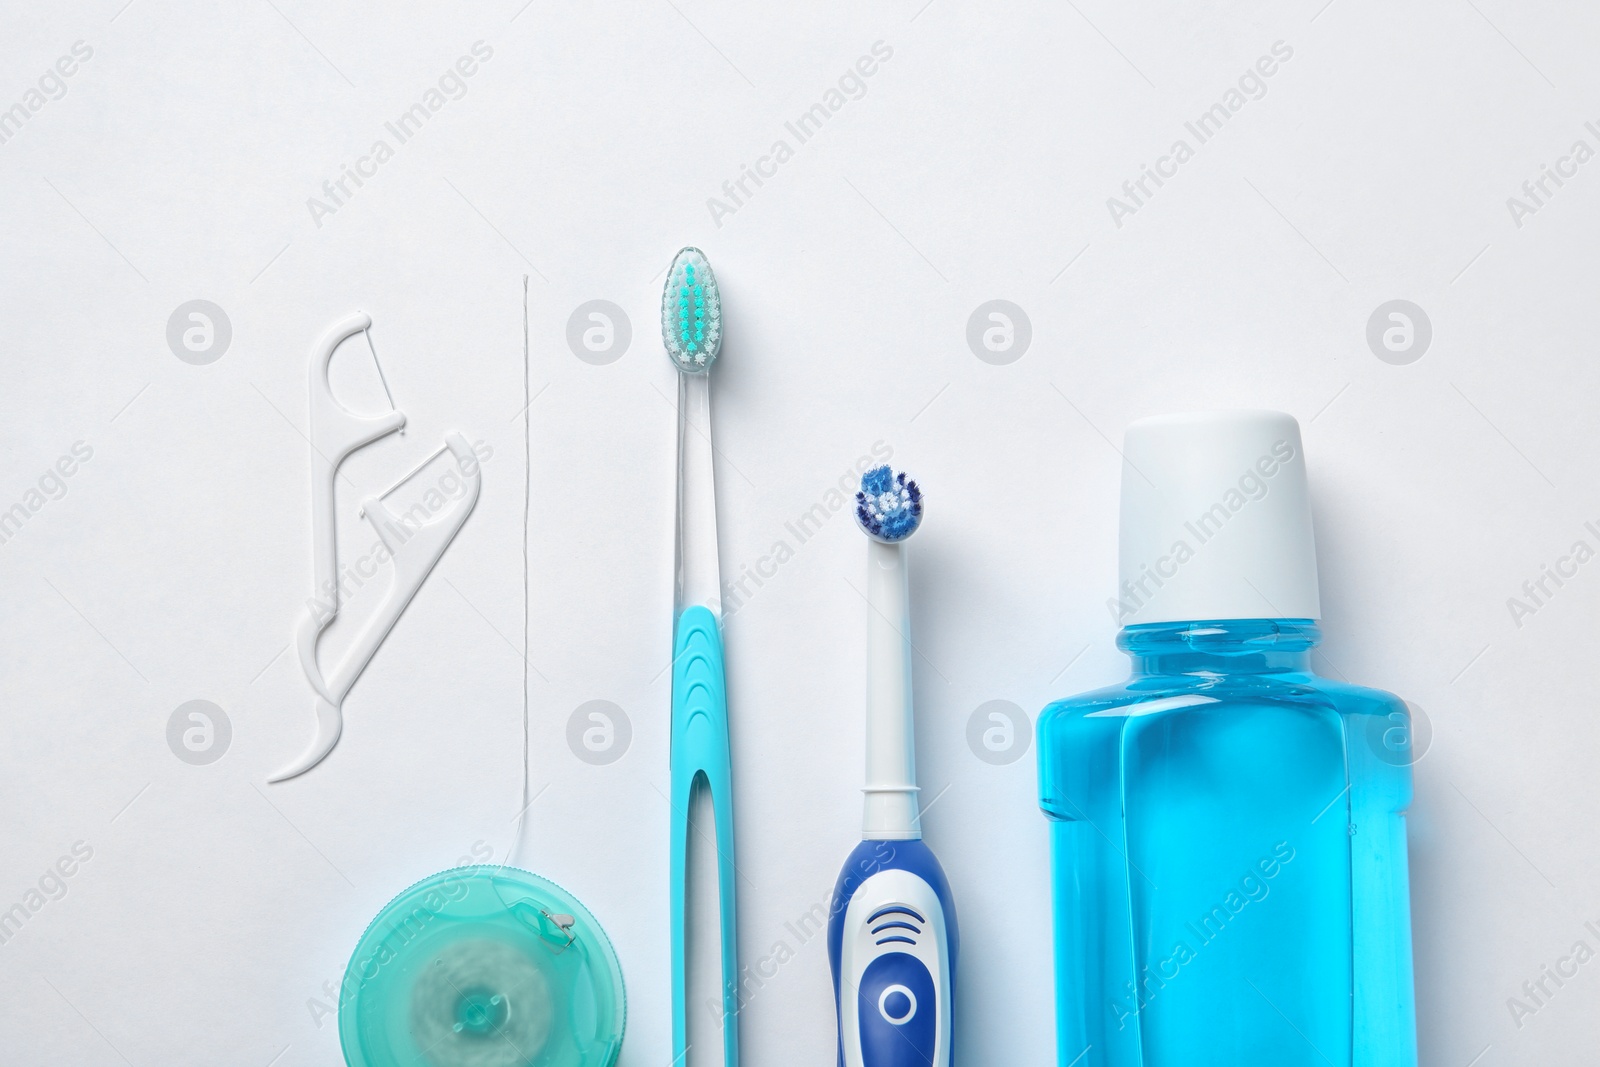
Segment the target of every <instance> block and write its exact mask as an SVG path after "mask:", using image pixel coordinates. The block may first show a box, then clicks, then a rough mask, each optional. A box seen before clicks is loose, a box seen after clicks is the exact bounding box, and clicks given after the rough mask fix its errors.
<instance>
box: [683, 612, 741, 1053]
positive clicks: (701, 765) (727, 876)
mask: <svg viewBox="0 0 1600 1067" xmlns="http://www.w3.org/2000/svg"><path fill="white" fill-rule="evenodd" d="M701 777H703V778H704V779H705V785H706V787H707V788H708V789H709V790H710V791H711V805H712V810H713V812H714V815H715V819H716V829H717V888H718V904H719V909H718V910H719V912H720V914H721V925H722V1013H723V1018H722V1040H723V1063H724V1064H725V1065H726V1067H737V1065H738V1063H739V1026H738V1022H739V1014H738V1009H739V938H738V929H737V924H736V923H735V920H734V914H735V913H734V906H733V889H734V866H733V791H732V781H731V779H732V769H731V759H730V757H729V755H728V698H727V687H726V684H725V682H724V675H723V670H722V634H721V633H720V631H719V630H718V629H717V617H716V616H715V615H713V614H712V613H711V611H710V609H708V608H705V607H703V606H700V605H695V606H694V607H690V608H686V609H684V612H683V614H682V615H679V616H678V633H677V640H676V641H675V642H674V648H673V657H672V1055H673V1059H672V1063H673V1065H674V1067H680V1065H681V1064H682V1063H683V1062H684V1057H685V1056H686V1054H687V1052H688V1047H689V1046H688V1004H687V992H688V974H687V971H686V960H685V945H684V934H685V931H684V918H685V914H686V908H687V906H688V900H687V894H686V893H685V886H686V876H687V873H688V871H687V853H688V845H689V833H690V829H689V802H690V798H691V795H692V794H693V791H694V784H695V780H696V779H697V778H701Z"/></svg>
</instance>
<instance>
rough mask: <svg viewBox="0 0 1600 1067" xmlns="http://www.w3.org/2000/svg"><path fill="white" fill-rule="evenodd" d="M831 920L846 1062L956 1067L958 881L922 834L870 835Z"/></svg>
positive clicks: (847, 870) (846, 1066)
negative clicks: (953, 894) (953, 886)
mask: <svg viewBox="0 0 1600 1067" xmlns="http://www.w3.org/2000/svg"><path fill="white" fill-rule="evenodd" d="M834 899H835V900H836V901H840V902H842V903H836V904H835V905H834V912H833V917H832V918H831V919H830V920H829V924H828V959H829V963H830V964H831V966H832V969H833V983H834V992H835V997H836V1000H835V1009H836V1011H837V1013H838V1020H839V1065H840V1067H951V1064H952V1062H953V1060H954V1045H955V1042H954V1033H955V1027H954V1010H953V1009H954V1005H955V973H956V955H957V951H958V948H959V944H960V935H959V932H958V930H957V926H956V912H955V905H954V903H953V901H952V900H951V898H950V884H949V882H948V881H947V880H946V878H945V875H944V871H943V869H942V868H941V867H940V865H939V861H938V860H937V859H936V858H934V855H933V852H932V851H931V850H930V849H929V848H928V847H927V845H925V844H923V843H922V842H921V841H920V840H906V841H887V840H867V841H863V842H862V843H861V844H860V845H858V846H857V847H856V850H855V851H854V852H852V853H851V854H850V858H849V860H847V861H846V862H845V866H844V870H843V871H841V872H840V874H839V882H838V885H837V886H836V888H835V890H834Z"/></svg>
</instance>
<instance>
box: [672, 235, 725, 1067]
mask: <svg viewBox="0 0 1600 1067" xmlns="http://www.w3.org/2000/svg"><path fill="white" fill-rule="evenodd" d="M661 340H662V343H663V344H665V346H666V349H667V355H668V357H670V358H671V360H672V363H673V366H675V367H676V368H677V369H678V531H677V534H678V536H677V595H676V597H675V604H674V610H675V619H676V624H675V626H674V633H673V656H672V755H671V761H672V847H671V854H672V872H671V878H672V887H671V908H672V920H671V921H672V1054H673V1059H672V1063H673V1064H674V1065H675V1067H681V1065H682V1064H683V1063H684V1062H685V1057H686V1056H687V1054H688V1050H689V1035H688V985H689V973H688V958H687V957H688V951H687V943H686V942H687V937H688V930H687V926H688V923H687V915H688V908H689V900H688V875H689V870H688V846H689V832H690V826H689V811H690V806H691V804H692V803H693V800H694V796H695V790H696V787H697V786H700V787H702V788H704V789H705V790H706V791H707V792H708V793H709V797H710V801H711V805H712V808H713V812H714V819H715V822H714V825H715V830H716V847H717V889H718V902H719V926H718V929H719V936H720V939H721V944H722V1040H723V1063H724V1064H725V1067H737V1064H738V1062H739V1030H738V1007H739V1003H738V1002H739V959H738V930H737V926H736V923H735V921H734V903H733V900H734V896H733V890H734V866H733V797H732V794H731V777H732V770H731V760H730V757H729V753H728V704H727V686H726V683H725V681H724V674H723V666H722V633H721V629H720V621H719V619H720V616H721V604H722V594H721V587H722V578H721V570H720V568H719V566H718V563H717V501H716V482H715V477H714V472H713V464H712V449H711V375H710V370H711V364H712V363H713V362H715V360H716V358H717V353H718V351H719V350H720V349H721V346H722V301H721V297H720V295H719V293H718V291H717V279H716V276H715V275H714V274H712V273H711V265H710V264H709V263H707V262H706V257H705V255H704V254H703V253H701V251H700V250H699V249H698V248H685V249H683V250H682V251H681V252H679V253H678V255H677V257H676V258H675V259H673V261H672V268H671V269H670V270H669V271H668V272H667V282H666V286H665V287H664V289H663V291H662V294H661Z"/></svg>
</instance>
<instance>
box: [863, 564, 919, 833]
mask: <svg viewBox="0 0 1600 1067" xmlns="http://www.w3.org/2000/svg"><path fill="white" fill-rule="evenodd" d="M867 605H868V607H867V785H866V790H865V793H866V812H865V818H864V820H863V826H862V836H863V837H864V838H866V839H867V840H881V841H909V840H915V839H917V838H920V837H921V836H922V828H921V827H922V824H921V810H920V806H919V804H918V802H917V765H916V743H915V739H914V734H913V730H912V708H911V601H910V595H909V592H908V586H907V583H906V556H905V546H904V545H903V544H894V545H886V544H882V543H880V542H878V541H868V542H867Z"/></svg>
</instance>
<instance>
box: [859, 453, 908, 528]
mask: <svg viewBox="0 0 1600 1067" xmlns="http://www.w3.org/2000/svg"><path fill="white" fill-rule="evenodd" d="M856 522H858V523H860V524H861V528H862V529H863V530H865V531H866V533H867V536H868V537H871V538H873V539H874V540H878V541H886V542H889V543H891V544H892V543H894V542H896V541H904V540H905V539H906V538H908V537H910V536H911V535H912V534H914V533H916V532H917V526H918V525H920V524H921V522H922V490H921V489H918V488H917V483H916V482H914V481H912V480H911V479H910V478H907V477H906V475H905V472H904V471H900V472H896V471H893V470H891V469H890V468H888V467H874V468H873V469H872V470H870V471H868V472H867V473H865V474H863V475H862V476H861V491H860V492H859V493H857V494H856Z"/></svg>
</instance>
